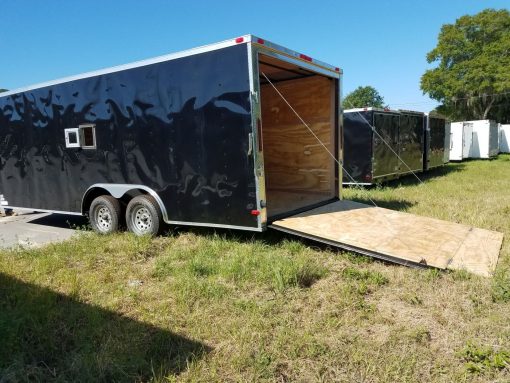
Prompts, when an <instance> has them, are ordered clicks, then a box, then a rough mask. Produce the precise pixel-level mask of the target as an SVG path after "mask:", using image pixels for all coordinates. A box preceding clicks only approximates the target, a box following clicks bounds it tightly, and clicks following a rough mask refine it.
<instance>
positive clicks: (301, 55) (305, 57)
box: [299, 53, 313, 62]
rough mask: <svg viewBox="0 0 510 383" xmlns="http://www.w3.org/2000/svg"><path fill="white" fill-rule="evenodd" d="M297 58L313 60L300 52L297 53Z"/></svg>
mask: <svg viewBox="0 0 510 383" xmlns="http://www.w3.org/2000/svg"><path fill="white" fill-rule="evenodd" d="M299 58H301V59H303V60H305V61H310V62H311V61H312V60H313V59H312V58H311V57H310V56H307V55H304V54H302V53H301V54H300V55H299Z"/></svg>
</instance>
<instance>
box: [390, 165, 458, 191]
mask: <svg viewBox="0 0 510 383" xmlns="http://www.w3.org/2000/svg"><path fill="white" fill-rule="evenodd" d="M465 168H466V165H465V164H463V163H458V162H455V163H448V164H446V165H444V166H439V167H437V168H433V169H430V170H427V171H426V172H422V173H416V176H418V178H419V179H420V180H421V182H427V181H429V180H431V179H436V178H440V177H445V176H447V175H449V174H452V173H457V172H461V171H463V170H464V169H465ZM418 178H416V177H415V176H414V175H413V174H407V175H405V176H402V177H401V178H399V179H396V180H392V181H388V182H385V183H383V185H384V186H389V187H399V186H412V185H417V184H419V183H421V182H420V181H419V180H418Z"/></svg>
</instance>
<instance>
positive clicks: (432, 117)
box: [423, 113, 450, 170]
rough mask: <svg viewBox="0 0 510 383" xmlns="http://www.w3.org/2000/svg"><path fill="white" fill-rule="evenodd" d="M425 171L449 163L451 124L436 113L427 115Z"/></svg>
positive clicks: (424, 155) (425, 119)
mask: <svg viewBox="0 0 510 383" xmlns="http://www.w3.org/2000/svg"><path fill="white" fill-rule="evenodd" d="M424 121H425V127H426V128H425V132H424V134H425V139H424V142H425V148H424V149H425V150H424V154H423V170H429V169H433V168H436V167H438V166H443V165H444V164H445V163H447V162H448V161H449V152H450V122H449V121H448V120H447V119H446V118H445V117H443V116H441V115H439V114H436V113H426V114H425V118H424Z"/></svg>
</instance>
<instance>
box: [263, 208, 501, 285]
mask: <svg viewBox="0 0 510 383" xmlns="http://www.w3.org/2000/svg"><path fill="white" fill-rule="evenodd" d="M270 227H271V228H274V229H276V230H280V231H283V232H286V233H290V234H294V235H297V236H300V237H304V238H308V239H312V240H316V241H319V242H323V243H326V244H329V245H332V246H335V247H339V248H342V249H346V250H350V251H354V252H357V253H361V254H364V255H368V256H372V257H375V258H379V259H383V260H387V261H390V262H395V263H399V264H402V265H407V266H416V267H417V266H432V267H437V268H439V269H454V270H460V269H464V270H467V271H469V272H472V273H474V274H478V275H482V276H490V275H492V274H493V273H494V270H495V268H496V265H497V262H498V257H499V251H500V249H501V244H502V242H503V234H502V233H499V232H495V231H490V230H484V229H478V228H474V227H470V226H467V225H462V224H457V223H453V222H447V221H442V220H438V219H434V218H428V217H421V216H417V215H413V214H409V213H403V212H398V211H394V210H389V209H383V208H379V207H373V206H369V205H365V204H361V203H357V202H352V201H346V200H342V201H336V202H333V203H330V204H328V205H324V206H321V207H318V208H315V209H312V210H309V211H306V212H304V213H300V214H297V215H294V216H291V217H288V218H285V219H281V220H278V221H274V222H273V223H272V224H271V225H270Z"/></svg>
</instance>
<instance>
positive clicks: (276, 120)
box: [0, 35, 341, 234]
mask: <svg viewBox="0 0 510 383" xmlns="http://www.w3.org/2000/svg"><path fill="white" fill-rule="evenodd" d="M340 76H341V75H340V69H339V68H335V67H332V66H330V65H327V64H325V63H321V62H319V61H317V60H313V59H312V58H310V57H308V56H306V55H303V54H299V53H297V52H293V51H291V50H289V49H286V48H284V47H281V46H278V45H276V44H272V43H270V42H267V41H265V40H263V39H260V38H256V37H254V36H251V35H247V36H243V37H239V38H237V39H232V40H228V41H224V42H221V43H218V44H213V45H208V46H204V47H200V48H196V49H191V50H188V51H184V52H181V53H177V54H171V55H167V56H162V57H159V58H155V59H151V60H146V61H141V62H137V63H134V64H129V65H123V66H119V67H114V68H110V69H106V70H100V71H97V72H92V73H87V74H84V75H80V76H74V77H70V78H66V79H62V80H58V81H53V82H49V83H45V84H40V85H38V86H33V87H28V88H25V89H19V90H15V91H11V92H6V93H2V94H1V95H0V194H1V195H2V205H3V206H4V207H7V206H9V207H17V208H19V207H21V208H31V209H34V210H41V211H58V212H66V213H74V214H86V213H89V212H90V217H89V218H90V220H91V223H92V226H93V227H94V228H95V229H96V230H98V231H100V232H110V231H113V230H115V229H117V227H118V223H119V222H120V221H122V220H123V218H124V216H125V219H126V221H127V222H126V223H127V226H128V228H129V229H131V230H132V231H134V232H136V233H139V234H143V233H152V232H156V231H157V230H158V229H159V225H160V223H161V221H165V222H167V223H170V224H181V225H200V226H219V227H228V228H238V229H246V230H256V231H261V230H263V229H264V228H265V227H266V224H267V221H268V217H274V216H277V215H279V216H281V215H289V214H292V213H295V212H296V211H299V210H300V209H303V208H306V207H313V206H317V205H320V204H322V203H326V202H328V201H331V200H335V199H338V198H339V197H340V179H341V171H340V169H339V168H338V165H337V161H339V158H340V157H339V155H338V153H339V149H340V148H339V143H340V132H341V127H340V125H339V124H340V121H341V119H340V116H339V105H340V100H339V94H340V81H339V80H340ZM268 79H269V80H270V81H271V82H273V83H274V84H275V85H277V86H278V87H279V89H281V91H282V92H283V93H284V94H285V95H286V96H287V97H288V98H289V100H290V101H291V102H292V104H293V105H294V108H295V109H296V110H297V111H298V112H299V113H300V114H302V116H303V117H304V118H306V120H307V121H309V123H310V126H311V128H312V129H314V130H315V131H316V134H317V136H318V137H319V138H320V139H321V140H322V141H323V142H324V143H325V145H326V146H327V147H328V149H329V151H330V153H332V156H334V157H332V156H330V155H327V154H325V153H326V152H325V151H324V149H323V148H321V147H319V146H318V145H317V141H316V140H315V138H314V137H313V136H312V135H311V134H308V133H307V132H306V130H305V128H304V127H298V124H297V122H296V119H295V116H294V115H293V114H292V112H291V111H290V109H289V108H288V107H287V106H286V105H283V103H282V101H281V98H279V97H278V96H277V94H276V93H275V92H274V91H273V90H272V89H271V87H270V85H269V84H268ZM124 211H125V214H124Z"/></svg>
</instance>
